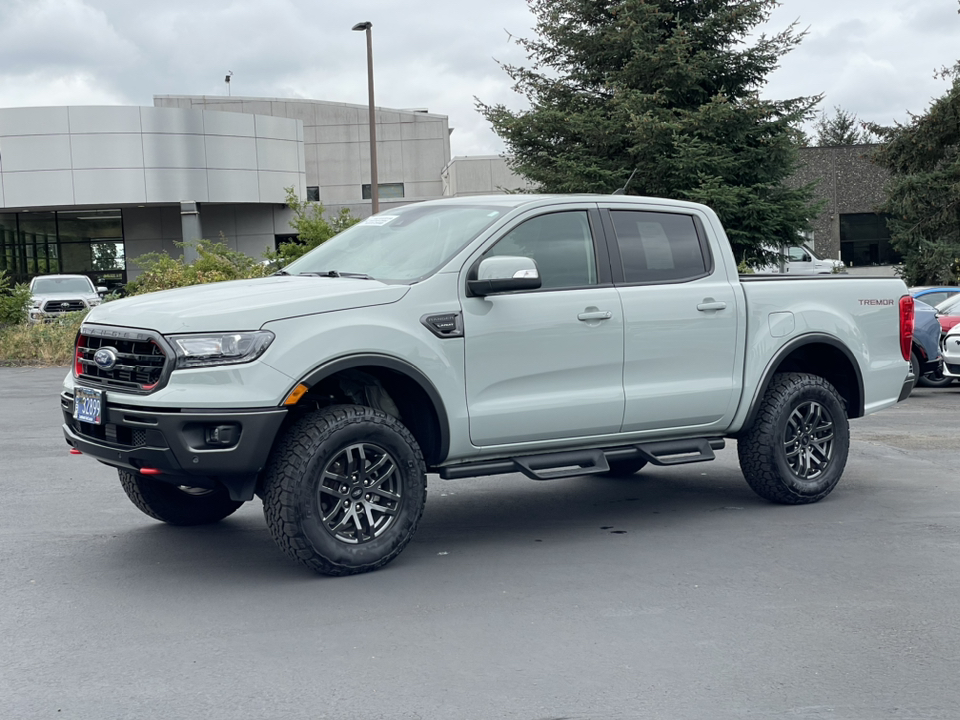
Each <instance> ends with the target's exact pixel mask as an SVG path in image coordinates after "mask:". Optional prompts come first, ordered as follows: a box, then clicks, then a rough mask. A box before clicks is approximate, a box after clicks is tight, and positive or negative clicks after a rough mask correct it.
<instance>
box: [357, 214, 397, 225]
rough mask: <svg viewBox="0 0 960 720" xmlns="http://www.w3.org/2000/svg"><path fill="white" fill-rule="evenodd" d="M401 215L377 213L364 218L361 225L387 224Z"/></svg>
mask: <svg viewBox="0 0 960 720" xmlns="http://www.w3.org/2000/svg"><path fill="white" fill-rule="evenodd" d="M398 217H399V215H376V216H374V217H368V218H367V219H366V220H364V221H363V222H362V223H360V224H361V225H386V224H387V223H389V222H392V221H393V220H396V219H397V218H398Z"/></svg>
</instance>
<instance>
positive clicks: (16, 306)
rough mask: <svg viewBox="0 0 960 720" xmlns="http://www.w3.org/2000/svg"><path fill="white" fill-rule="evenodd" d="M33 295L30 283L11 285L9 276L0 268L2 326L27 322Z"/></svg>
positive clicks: (0, 315)
mask: <svg viewBox="0 0 960 720" xmlns="http://www.w3.org/2000/svg"><path fill="white" fill-rule="evenodd" d="M31 297H32V296H31V295H30V286H29V285H26V284H24V283H20V284H19V285H14V286H13V287H10V278H9V276H8V275H7V273H6V272H5V271H4V270H0V327H4V326H6V325H21V324H23V323H25V322H26V321H27V309H28V308H29V307H30V302H31Z"/></svg>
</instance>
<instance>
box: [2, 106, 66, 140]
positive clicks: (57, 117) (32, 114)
mask: <svg viewBox="0 0 960 720" xmlns="http://www.w3.org/2000/svg"><path fill="white" fill-rule="evenodd" d="M69 132H70V116H69V114H68V113H67V108H65V107H26V108H5V109H4V110H3V112H0V137H4V136H7V135H56V134H66V133H69Z"/></svg>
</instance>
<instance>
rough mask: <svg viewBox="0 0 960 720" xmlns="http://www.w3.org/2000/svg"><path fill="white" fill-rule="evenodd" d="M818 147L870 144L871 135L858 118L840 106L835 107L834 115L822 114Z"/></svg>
mask: <svg viewBox="0 0 960 720" xmlns="http://www.w3.org/2000/svg"><path fill="white" fill-rule="evenodd" d="M815 129H816V131H817V145H819V146H820V147H830V146H834V145H860V144H862V143H867V142H870V139H871V135H872V134H873V133H871V132H870V131H869V130H868V129H865V128H864V127H863V123H861V122H860V121H859V120H858V119H857V116H856V115H855V114H853V113H850V112H847V111H846V110H844V109H843V108H841V107H840V106H839V105H836V106H834V108H833V115H831V116H827V114H826V112H822V113H820V117H819V119H818V120H817V124H816V128H815Z"/></svg>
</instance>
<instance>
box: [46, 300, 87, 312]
mask: <svg viewBox="0 0 960 720" xmlns="http://www.w3.org/2000/svg"><path fill="white" fill-rule="evenodd" d="M86 309H87V304H86V303H85V302H84V301H83V300H47V302H45V303H44V304H43V311H44V312H47V313H68V312H77V311H79V310H86Z"/></svg>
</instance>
